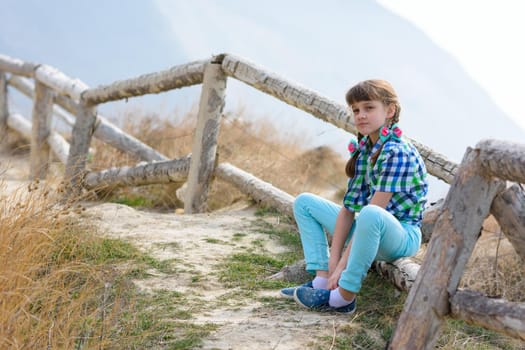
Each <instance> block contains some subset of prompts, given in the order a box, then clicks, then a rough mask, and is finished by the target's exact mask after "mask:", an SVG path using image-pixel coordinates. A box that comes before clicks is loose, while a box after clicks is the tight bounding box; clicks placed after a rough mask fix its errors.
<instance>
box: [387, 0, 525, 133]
mask: <svg viewBox="0 0 525 350" xmlns="http://www.w3.org/2000/svg"><path fill="white" fill-rule="evenodd" d="M379 3H381V4H382V5H383V6H384V7H386V8H388V9H390V10H391V11H393V12H395V13H397V14H398V15H400V16H402V17H404V18H406V19H408V20H410V21H411V22H413V23H414V24H415V25H416V26H418V27H419V28H421V29H422V30H423V31H424V32H425V33H426V34H427V35H428V36H429V37H430V38H432V40H434V41H435V42H436V43H437V44H438V45H439V46H441V47H442V48H443V49H445V50H447V51H448V52H449V53H450V54H452V55H453V56H454V57H456V59H457V60H458V61H459V62H460V63H461V64H462V65H463V67H464V69H465V70H466V71H467V72H468V73H469V74H470V75H471V76H472V78H473V79H474V80H476V81H477V82H478V83H479V84H480V85H481V86H483V88H484V89H485V90H486V91H488V93H489V94H490V95H491V96H492V98H493V99H494V101H495V102H496V103H497V104H498V105H499V106H500V108H501V109H502V110H503V111H504V112H506V113H507V114H508V115H509V116H510V117H511V118H512V119H514V120H515V121H516V122H517V123H518V124H519V125H520V126H521V127H522V128H523V129H525V105H524V103H523V101H524V96H523V95H524V92H525V86H524V84H525V44H524V43H525V21H524V20H523V15H524V13H525V1H520V0H498V1H493V0H424V1H421V0H379Z"/></svg>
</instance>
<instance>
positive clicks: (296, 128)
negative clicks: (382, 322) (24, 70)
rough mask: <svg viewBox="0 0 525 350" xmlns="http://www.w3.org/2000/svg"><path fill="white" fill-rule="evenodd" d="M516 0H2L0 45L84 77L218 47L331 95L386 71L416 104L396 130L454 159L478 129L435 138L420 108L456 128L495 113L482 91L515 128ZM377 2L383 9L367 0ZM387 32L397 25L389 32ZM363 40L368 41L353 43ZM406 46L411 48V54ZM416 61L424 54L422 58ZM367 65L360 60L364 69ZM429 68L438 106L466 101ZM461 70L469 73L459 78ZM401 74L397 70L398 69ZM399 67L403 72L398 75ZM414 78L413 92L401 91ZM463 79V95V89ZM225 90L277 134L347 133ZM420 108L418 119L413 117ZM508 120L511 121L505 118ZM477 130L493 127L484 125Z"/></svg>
mask: <svg viewBox="0 0 525 350" xmlns="http://www.w3.org/2000/svg"><path fill="white" fill-rule="evenodd" d="M521 3H524V2H522V1H519V0H514V1H512V0H499V1H497V2H496V1H488V0H478V1H473V0H455V1H453V0H439V1H438V0H424V1H422V0H419V1H418V0H378V1H373V0H325V1H323V2H322V3H321V2H319V1H317V0H287V1H282V0H266V1H265V2H264V3H263V2H255V1H248V0H224V1H217V0H192V1H186V0H129V1H127V2H125V6H124V5H123V2H122V1H119V0H89V1H88V0H78V1H70V0H49V1H47V2H42V1H39V0H2V4H3V7H2V10H3V12H2V13H3V15H4V16H3V19H2V21H0V53H2V54H7V55H10V56H13V57H17V58H20V59H22V60H28V61H31V62H36V63H45V64H49V65H52V66H55V67H57V68H58V69H60V70H61V71H63V72H64V73H66V74H67V75H69V76H71V77H75V78H80V79H81V80H83V81H84V82H86V83H87V84H88V85H89V86H91V87H94V86H97V85H100V84H107V83H111V82H113V81H116V80H120V79H127V78H131V77H136V76H139V75H142V74H146V73H150V72H157V71H160V70H163V69H166V68H169V67H172V66H174V65H177V64H183V63H187V62H189V61H192V60H201V59H205V58H208V57H210V56H211V55H213V54H218V53H222V52H229V53H234V54H238V55H240V56H243V57H246V58H248V59H250V60H252V61H254V62H256V63H257V64H258V65H260V66H262V67H264V68H266V69H268V70H270V71H273V72H276V73H278V74H279V75H282V76H283V77H285V78H286V79H289V80H291V81H294V82H297V83H298V84H299V85H303V86H306V87H308V88H310V89H313V90H316V91H318V92H320V93H321V94H322V95H324V96H327V97H329V98H331V99H332V100H334V101H337V102H339V103H342V104H343V103H344V98H343V95H344V91H346V89H347V88H348V87H349V86H350V84H351V83H353V82H357V81H359V80H362V79H367V78H370V73H373V74H377V75H379V76H381V77H384V78H385V79H387V80H390V78H392V79H398V81H399V82H400V83H401V84H400V85H397V84H394V86H395V87H396V90H398V89H399V90H398V93H399V94H400V96H401V100H402V105H403V106H404V107H405V106H412V107H413V108H412V113H413V114H417V115H416V116H415V117H414V118H415V120H416V122H415V123H412V122H411V123H405V124H403V128H404V130H405V131H406V134H407V135H408V136H410V137H414V138H415V139H416V140H418V141H421V142H423V143H425V144H427V145H428V146H430V147H432V148H433V149H436V150H438V151H440V152H443V153H444V154H445V155H447V156H448V157H450V158H451V159H452V160H453V161H460V160H461V156H462V154H463V152H464V149H465V147H466V145H473V144H474V143H475V142H477V141H478V140H479V139H480V138H478V135H477V134H476V135H472V137H471V138H470V139H469V140H463V138H464V137H463V136H462V137H461V139H455V140H454V142H445V143H444V142H443V138H442V136H440V135H442V134H443V133H444V132H447V131H444V132H443V131H439V132H438V129H439V128H440V127H441V129H440V130H443V129H444V128H445V127H444V126H442V125H441V124H443V120H442V116H441V115H437V116H434V117H431V116H430V113H428V112H430V111H439V113H442V111H443V112H444V113H450V114H455V115H456V116H465V118H462V119H463V120H459V119H460V118H457V123H459V124H461V125H458V126H456V127H457V129H461V130H463V129H465V130H467V128H469V127H471V124H472V123H473V122H472V120H474V122H475V120H476V119H472V116H474V117H476V113H478V115H479V114H485V115H493V113H494V114H497V113H496V112H498V111H495V109H494V108H492V107H493V105H494V104H491V103H488V102H487V101H486V100H487V99H492V101H489V102H495V103H496V104H497V107H499V108H500V109H501V110H503V111H504V112H506V114H507V115H508V116H509V117H510V118H512V120H513V121H514V122H515V123H516V124H518V125H520V126H521V128H522V129H523V130H522V131H523V132H525V109H524V107H523V103H522V102H521V101H522V100H523V98H522V96H521V94H522V91H523V88H522V86H521V85H522V84H523V82H524V81H525V67H524V64H523V62H525V53H524V50H525V47H524V45H523V44H522V43H521V42H522V41H523V40H522V37H525V35H524V34H525V21H522V20H521V19H520V18H518V17H519V16H520V14H522V13H524V11H523V9H522V7H525V5H521ZM378 4H379V5H381V6H383V7H385V8H387V9H388V11H384V10H383V9H382V8H379V5H378ZM524 4H525V3H524ZM389 11H390V12H392V13H394V14H395V15H396V16H401V17H403V18H405V19H406V20H408V21H409V23H408V24H409V25H407V24H406V23H404V22H405V21H398V20H394V21H393V18H392V15H391V13H390V12H389ZM358 17H359V18H358ZM361 17H362V18H361ZM394 22H395V25H396V28H395V31H394V30H392V28H390V29H389V28H388V24H390V23H394ZM400 22H403V23H400ZM414 26H415V27H417V28H419V29H421V30H422V31H423V32H424V33H423V34H424V35H421V34H420V33H419V31H418V30H417V29H416V28H415V27H414ZM360 33H366V35H371V36H372V37H373V38H374V39H373V40H382V41H381V42H382V44H381V45H384V46H387V47H386V48H384V47H379V48H374V47H373V45H367V46H366V47H365V46H355V42H356V41H357V40H355V38H352V35H360ZM398 33H400V34H401V36H396V35H397V34H398ZM407 33H408V34H409V35H407ZM402 35H407V38H408V37H409V39H407V38H405V37H402ZM385 37H386V38H387V39H386V40H385V39H384V38H385ZM428 38H430V39H431V40H432V41H433V42H434V43H435V44H436V45H438V46H439V47H440V48H442V49H444V50H445V54H443V53H442V52H441V51H442V50H437V49H436V48H435V47H433V44H432V45H428V42H429V40H428ZM403 40H411V42H410V43H406V42H403ZM396 45H397V46H396ZM376 46H377V45H376ZM399 47H402V48H403V49H404V50H407V51H409V55H413V56H412V57H413V59H407V60H406V61H405V60H404V59H405V58H403V61H402V63H403V64H404V65H402V66H401V68H402V69H403V72H401V74H399V72H396V73H397V75H395V74H394V72H393V69H392V68H391V67H392V66H389V65H388V64H386V63H388V62H386V61H387V60H389V61H390V62H389V63H392V62H393V61H394V60H393V59H392V58H390V59H389V56H388V54H389V52H391V51H392V49H394V50H395V49H398V48H399ZM363 48H366V49H367V50H370V51H369V52H361V51H360V50H363ZM412 49H415V50H414V53H413V54H412V51H411V50H412ZM418 49H419V51H418ZM382 51H387V52H386V53H385V52H382ZM429 52H430V54H428V53H429ZM425 54H427V55H432V57H428V56H425ZM420 55H421V56H420ZM399 56H400V55H399ZM449 56H451V57H453V58H454V59H453V60H451V59H450V57H449ZM429 58H432V59H433V58H436V62H441V63H442V65H441V66H435V65H432V63H431V62H433V60H431V59H429ZM421 61H423V64H420V63H421ZM425 61H428V62H429V63H427V64H426V65H425V64H424V63H425ZM349 62H352V63H353V64H349ZM356 66H357V67H360V68H357V69H356ZM396 67H397V66H396ZM369 68H370V69H372V70H367V69H369ZM416 69H419V70H425V71H426V72H423V74H419V75H418V74H413V73H421V72H414V70H416ZM431 70H432V71H435V72H432V73H434V75H437V76H438V78H436V77H435V76H434V77H433V78H432V79H441V81H440V83H441V84H442V85H443V84H448V85H446V87H447V89H449V90H450V91H448V95H449V97H450V99H449V100H448V102H449V104H450V105H454V106H457V105H458V104H457V102H458V101H451V100H452V99H453V98H454V99H455V98H459V99H461V98H463V99H469V98H470V100H472V101H469V102H470V103H463V104H462V107H461V109H460V110H456V111H453V112H455V113H451V112H450V111H447V103H446V102H447V101H439V98H437V97H436V96H437V92H440V93H442V92H443V91H434V90H431V85H432V84H429V83H430V82H429V81H428V79H429V78H430V74H427V73H428V71H431ZM405 71H406V74H405ZM464 72H467V74H468V75H469V76H470V78H471V79H464V75H465V74H464ZM403 74H405V75H406V77H409V79H406V77H403V76H402V77H400V75H403ZM457 76H461V77H460V78H461V82H462V83H465V80H473V81H475V82H476V83H477V84H479V85H480V86H481V87H482V88H483V89H484V90H485V91H486V93H488V95H483V94H481V95H480V94H479V91H477V90H479V88H478V87H477V85H476V86H474V84H471V82H470V81H468V82H467V83H468V84H467V85H461V86H460V85H459V84H458V85H454V84H450V82H449V81H453V82H454V83H457V81H455V80H454V78H455V77H457ZM400 78H405V79H404V80H409V82H408V83H405V82H402V80H403V79H400ZM403 84H405V85H404V86H403ZM451 85H452V86H451ZM414 86H416V87H417V89H416V90H417V91H416V94H413V93H414ZM403 89H405V91H408V89H410V90H411V91H410V92H411V93H412V94H413V95H412V96H411V97H410V99H411V101H407V102H408V103H407V104H405V103H404V101H406V100H403V97H405V98H406V99H408V98H407V97H406V96H407V95H406V94H405V91H403ZM474 90H476V93H477V94H476V95H475V97H474V95H472V96H473V97H471V96H469V95H468V93H469V92H472V91H474ZM199 92H200V90H199V87H198V86H197V87H191V88H187V89H180V90H177V91H173V92H168V93H165V94H160V95H159V96H158V97H159V98H158V99H154V100H153V99H152V100H151V101H153V102H152V106H153V107H152V108H154V109H155V110H156V111H159V110H161V111H160V113H159V114H161V115H162V114H163V112H166V111H168V110H170V108H172V107H173V106H174V105H175V106H177V108H183V109H184V108H186V109H188V108H192V107H194V106H195V102H196V101H197V99H198V96H199ZM226 95H227V101H226V107H227V108H232V109H236V108H237V109H239V107H240V108H241V109H242V108H245V109H249V113H250V114H252V115H258V118H261V119H263V118H268V117H271V118H273V119H274V120H277V122H278V123H279V128H280V130H284V131H282V132H283V135H282V136H283V138H285V139H286V138H288V136H289V137H290V138H292V139H294V137H295V135H301V137H302V138H303V139H304V141H305V144H307V145H308V146H309V147H315V146H318V145H325V144H326V145H330V146H332V145H334V149H337V150H338V152H340V153H344V155H345V156H346V143H347V142H348V137H349V135H348V133H345V132H342V130H340V129H337V128H335V127H333V126H332V125H330V124H328V123H324V124H322V122H320V121H319V120H317V119H315V118H311V116H309V115H306V113H303V114H302V115H301V114H300V113H302V112H301V111H297V110H296V109H294V108H291V107H290V106H288V105H286V104H284V103H282V102H281V101H277V100H276V99H274V98H272V97H269V96H267V95H265V94H263V93H261V92H259V91H257V90H255V89H251V88H247V87H246V86H245V85H244V84H242V83H240V82H238V81H236V80H234V79H228V89H227V93H226ZM458 96H459V97H458ZM463 96H467V97H463ZM478 100H482V102H483V104H480V105H482V107H480V108H482V110H481V111H480V110H477V112H475V113H474V112H473V111H474V107H475V106H474V104H477V102H476V101H478ZM145 101H147V98H142V97H141V98H137V99H130V101H129V104H128V101H125V102H118V103H111V104H105V105H101V106H100V108H99V111H102V113H104V114H105V116H107V115H106V113H110V112H111V110H110V108H121V106H123V105H125V106H128V107H129V106H130V105H132V104H133V103H135V105H134V106H135V107H134V108H137V107H136V106H140V104H141V103H145ZM159 101H160V102H159ZM254 101H256V102H254ZM452 102H453V103H452ZM416 104H418V106H416ZM112 106H114V107H112ZM254 106H255V107H254ZM416 107H418V108H416ZM122 108H124V107H122ZM416 109H417V113H414V112H413V111H415V110H416ZM421 111H423V112H421ZM410 112H411V109H410V108H407V109H404V112H403V113H404V116H403V122H405V121H409V120H408V119H410V118H405V117H410ZM420 115H424V117H425V118H427V119H426V120H425V121H423V122H421V120H420V118H421V117H420ZM498 117H501V115H499V116H498ZM300 118H303V119H300ZM418 118H419V119H418ZM432 118H434V119H432ZM496 118H497V117H496ZM297 120H301V121H300V122H297ZM312 120H313V122H312V123H316V124H315V125H314V126H313V127H309V128H310V130H309V131H307V130H306V129H305V130H303V128H306V126H305V125H306V124H307V123H310V121H312ZM494 121H495V122H497V119H494ZM429 124H430V125H435V128H433V129H432V130H430V131H428V130H427V132H426V134H425V133H423V132H422V131H421V129H428V125H429ZM498 124H500V125H503V123H498ZM405 128H406V129H405ZM410 128H412V129H410ZM418 128H419V130H417V129H418ZM509 128H510V129H511V130H515V129H517V127H516V126H514V125H513V126H512V127H509ZM311 129H314V132H313V133H312V132H311ZM485 129H487V127H486V128H485ZM486 133H487V132H486ZM486 133H485V135H483V137H486ZM488 133H493V134H495V135H496V137H505V135H502V134H498V133H497V132H494V130H492V129H490V130H489V131H488ZM433 134H435V135H438V136H434V135H433ZM472 134H474V132H472ZM489 136H492V134H490V135H489ZM518 137H521V136H518ZM452 144H453V145H452ZM457 144H459V146H457ZM341 145H342V146H341ZM446 146H449V147H451V148H454V154H452V153H449V152H448V151H445V147H446Z"/></svg>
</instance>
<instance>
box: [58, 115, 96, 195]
mask: <svg viewBox="0 0 525 350" xmlns="http://www.w3.org/2000/svg"><path fill="white" fill-rule="evenodd" d="M76 115H77V119H76V121H75V125H74V126H73V133H72V138H71V146H70V149H69V157H68V159H67V163H66V170H65V174H64V178H65V182H66V196H67V197H69V199H75V198H76V197H77V196H78V195H79V194H80V193H81V190H82V181H83V179H84V176H85V173H86V162H87V156H88V151H89V145H90V144H91V137H92V136H93V129H94V127H95V121H96V116H97V111H96V108H95V107H93V106H85V105H80V106H79V108H78V111H77V113H76Z"/></svg>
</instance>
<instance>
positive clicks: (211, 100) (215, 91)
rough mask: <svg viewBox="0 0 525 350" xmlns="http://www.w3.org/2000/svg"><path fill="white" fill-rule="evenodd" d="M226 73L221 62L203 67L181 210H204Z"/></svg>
mask: <svg viewBox="0 0 525 350" xmlns="http://www.w3.org/2000/svg"><path fill="white" fill-rule="evenodd" d="M225 90H226V76H225V75H224V73H223V71H222V69H221V65H220V64H217V63H210V64H208V65H207V66H206V68H205V69H204V78H203V85H202V93H201V98H200V102H199V114H198V117H197V118H198V119H197V127H196V129H195V135H194V137H193V146H192V156H191V165H190V172H189V175H188V189H187V192H186V198H185V201H184V212H185V213H188V214H191V213H201V212H204V211H206V210H207V197H208V189H209V186H210V180H211V177H212V175H213V172H214V170H215V169H214V168H215V159H216V152H217V138H218V135H219V128H220V117H221V113H222V110H223V108H224V96H225Z"/></svg>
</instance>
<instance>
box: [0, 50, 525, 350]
mask: <svg viewBox="0 0 525 350" xmlns="http://www.w3.org/2000/svg"><path fill="white" fill-rule="evenodd" d="M228 77H229V78H234V79H237V80H240V81H242V82H244V83H246V84H247V85H249V86H252V87H254V88H256V89H258V90H260V91H263V92H265V93H267V94H269V95H271V96H274V97H275V98H277V99H279V100H281V101H284V102H286V103H288V104H290V105H292V106H294V107H297V108H299V109H301V110H303V111H306V112H308V113H309V114H311V115H312V116H314V117H317V118H319V119H321V120H324V121H326V122H329V123H332V124H334V125H336V126H337V127H340V128H342V129H344V130H346V131H348V132H350V133H353V134H356V132H357V131H356V128H355V125H354V123H353V121H352V118H351V115H350V114H349V112H348V109H347V108H346V107H345V106H343V105H341V104H338V103H336V102H334V101H331V100H330V99H328V98H326V97H324V96H321V95H320V94H318V93H316V92H315V91H313V90H310V89H308V88H305V87H302V86H300V85H298V84H296V83H294V82H291V81H288V80H286V79H284V78H282V77H281V76H279V75H277V74H275V73H272V72H269V71H267V70H265V69H263V68H261V67H258V66H257V65H255V64H253V63H251V62H249V61H247V60H246V59H243V58H240V57H237V56H233V55H230V54H221V55H217V56H214V57H212V58H210V59H207V60H202V61H196V62H191V63H188V64H183V65H179V66H174V67H172V68H170V69H167V70H164V71H161V72H155V73H151V74H146V75H142V76H139V77H135V78H131V79H127V80H122V81H117V82H114V83H111V84H108V85H102V86H99V87H96V88H89V87H88V86H86V84H84V83H83V82H82V81H80V80H78V79H72V78H70V77H68V76H66V75H65V74H63V73H62V72H60V71H59V70H57V69H55V68H53V67H50V66H47V65H42V64H34V63H29V62H24V61H21V60H19V59H16V58H12V57H9V56H5V55H0V142H2V141H3V140H4V139H5V136H6V133H7V129H8V128H10V129H12V130H14V131H16V132H18V133H20V134H22V135H24V136H25V137H27V138H28V139H29V140H30V142H31V157H30V176H31V178H33V179H37V178H45V177H46V175H47V170H48V162H49V157H50V152H53V153H55V154H56V156H57V158H58V159H59V160H60V161H61V162H63V163H64V164H65V165H66V167H65V172H64V180H65V182H66V183H67V184H68V191H67V193H68V195H70V196H74V195H76V194H78V193H79V192H80V191H81V190H82V189H83V188H85V189H93V188H97V187H101V186H105V185H116V184H118V185H127V186H138V185H144V184H151V183H169V182H173V181H186V185H187V190H186V191H185V197H184V210H185V212H186V213H198V212H203V211H206V209H207V206H206V203H207V196H208V189H209V186H210V181H211V179H212V176H213V175H215V176H217V177H218V178H220V179H222V180H225V181H227V182H229V183H231V184H233V185H235V186H236V187H237V188H239V189H240V190H241V191H242V192H243V193H246V194H248V195H249V196H251V197H252V198H253V199H254V200H255V201H257V202H259V203H261V204H263V205H267V206H272V207H275V208H277V209H278V210H279V211H281V212H282V213H285V214H287V215H292V205H293V200H294V197H293V196H291V195H289V194H288V193H285V192H284V191H281V190H280V189H278V188H275V187H274V186H272V185H271V184H269V183H267V182H265V181H263V180H261V179H258V178H256V177H255V176H253V175H251V174H249V173H246V172H245V171H243V170H241V169H239V168H237V167H235V166H233V165H231V164H227V163H219V164H216V149H217V136H218V133H219V129H220V118H221V114H222V110H223V108H224V96H225V90H226V83H227V78H228ZM28 78H32V80H31V79H28ZM196 84H202V92H201V96H200V101H199V112H198V116H197V118H198V119H197V126H196V130H195V134H194V139H193V144H192V153H191V155H187V156H185V157H181V158H179V159H169V158H168V157H166V156H165V155H163V154H161V153H159V152H158V151H156V150H154V149H152V148H151V147H149V146H147V145H145V144H143V143H142V142H140V141H139V140H137V139H136V138H134V137H132V136H130V135H127V134H126V133H124V132H123V131H122V130H120V129H119V128H117V127H116V126H115V125H113V124H112V123H110V122H109V121H108V120H107V119H106V118H104V117H103V116H102V115H100V114H99V113H98V112H97V110H96V106H97V105H99V104H102V103H106V102H110V101H115V100H120V99H126V98H129V97H133V96H140V95H145V94H153V93H159V92H163V91H168V90H173V89H178V88H182V87H186V86H191V85H196ZM8 86H9V87H12V88H15V89H17V90H19V91H20V92H22V93H23V94H25V95H27V96H28V97H30V98H32V99H33V111H32V118H31V121H29V120H27V119H25V118H24V117H23V116H21V115H18V114H16V113H10V112H9V108H8V103H7V93H8ZM55 105H58V106H60V107H61V108H57V107H56V106H55ZM62 109H63V110H65V111H67V112H69V113H70V114H71V115H72V116H70V115H68V114H67V113H64V112H63V111H62ZM53 115H56V116H57V117H59V118H61V119H63V120H64V121H65V122H66V123H67V124H68V125H70V126H71V127H72V131H71V144H69V143H68V142H67V141H66V140H64V138H63V137H62V136H61V135H60V134H58V133H57V132H55V131H53V130H51V118H52V117H53ZM92 137H97V138H98V139H100V140H102V141H104V142H106V143H107V144H109V145H111V146H113V147H115V148H117V149H119V150H121V151H124V152H126V153H129V154H131V155H133V156H136V157H138V158H139V159H141V160H143V161H145V162H146V163H145V164H139V165H137V166H132V167H122V168H111V169H106V170H103V171H100V172H92V171H89V169H87V167H86V160H87V156H88V151H89V147H90V143H91V139H92ZM410 141H411V142H412V143H413V144H414V145H415V146H416V147H417V148H418V150H419V152H420V153H421V155H422V157H423V158H424V160H425V164H426V166H427V169H428V171H429V173H430V174H432V175H434V176H436V177H437V178H440V179H442V180H443V181H445V182H447V183H451V184H452V186H451V189H450V191H449V193H448V195H447V198H446V200H445V203H444V204H443V205H442V206H440V207H439V208H433V209H431V210H428V211H427V212H426V213H425V217H424V225H423V227H424V228H425V230H424V233H425V237H426V238H428V237H430V234H431V233H433V234H432V239H431V242H430V244H429V248H428V253H427V257H426V259H425V262H424V264H423V265H422V266H421V267H420V266H419V265H417V264H415V263H413V262H412V261H410V259H402V260H400V261H397V262H395V263H394V264H386V263H377V264H376V268H377V269H378V270H379V271H380V272H381V273H382V274H383V275H385V276H387V277H389V278H390V279H391V280H392V281H393V282H394V283H395V284H396V285H397V286H398V287H400V288H404V289H406V290H409V289H410V293H409V297H408V299H407V302H406V305H405V308H404V311H403V313H402V315H401V318H400V321H399V322H398V327H397V329H396V332H395V334H394V336H393V338H392V342H391V344H390V348H392V349H418V348H432V346H433V344H434V342H435V339H436V337H437V335H438V330H439V326H440V324H441V321H442V319H443V318H444V317H445V316H451V317H455V318H460V319H464V320H466V321H468V322H472V323H476V324H479V325H482V326H484V327H487V328H490V329H494V330H497V331H499V332H502V333H505V334H508V335H511V336H513V337H517V338H519V339H523V340H525V312H524V311H525V304H523V303H509V302H506V301H504V300H494V299H489V298H487V297H485V296H482V295H477V294H475V293H473V292H470V291H458V290H457V286H458V283H459V279H460V277H461V274H462V272H463V270H464V267H465V264H466V262H467V260H468V257H469V256H470V254H471V252H472V249H473V247H474V244H475V242H476V240H477V237H478V235H479V232H480V229H481V223H482V221H483V219H484V218H485V217H486V216H487V215H488V214H489V213H491V214H493V215H494V217H495V218H496V219H497V220H498V222H499V224H500V226H501V228H502V230H503V232H504V233H505V234H506V236H507V237H508V238H509V241H510V242H511V243H512V244H513V246H514V247H515V249H516V251H517V252H518V254H519V255H520V257H521V258H522V259H524V260H525V207H524V203H525V201H524V200H525V195H524V192H523V190H522V189H521V187H520V185H517V184H514V185H512V186H505V182H504V181H515V182H518V183H523V182H525V148H524V146H523V145H519V144H511V143H506V142H500V141H494V140H488V141H484V142H481V143H479V144H478V145H477V146H476V148H474V149H469V150H468V151H467V153H466V155H465V158H464V160H463V162H462V163H461V164H460V165H459V166H458V164H455V163H453V162H451V161H449V160H448V159H447V158H446V157H445V156H443V155H441V154H439V153H437V152H435V151H433V150H431V149H430V148H429V147H427V146H425V145H423V144H422V143H420V142H417V141H416V140H410ZM418 271H419V272H418ZM416 275H417V277H416ZM411 286H413V287H412V288H410V287H411Z"/></svg>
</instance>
